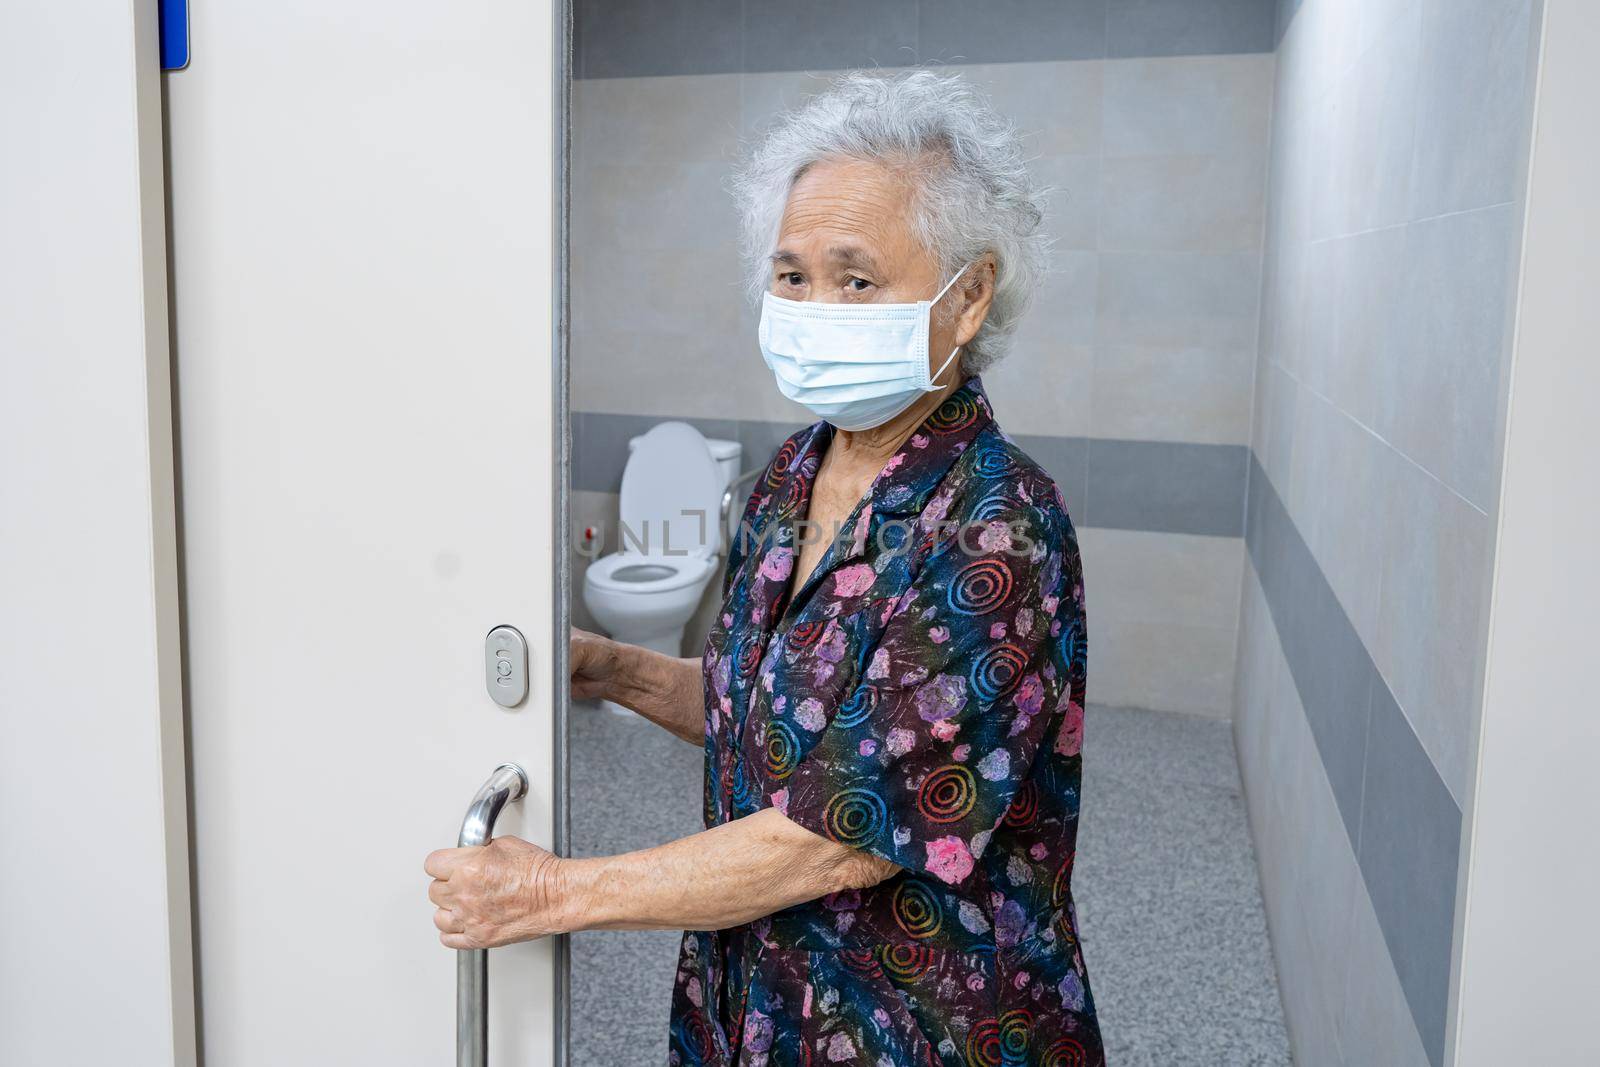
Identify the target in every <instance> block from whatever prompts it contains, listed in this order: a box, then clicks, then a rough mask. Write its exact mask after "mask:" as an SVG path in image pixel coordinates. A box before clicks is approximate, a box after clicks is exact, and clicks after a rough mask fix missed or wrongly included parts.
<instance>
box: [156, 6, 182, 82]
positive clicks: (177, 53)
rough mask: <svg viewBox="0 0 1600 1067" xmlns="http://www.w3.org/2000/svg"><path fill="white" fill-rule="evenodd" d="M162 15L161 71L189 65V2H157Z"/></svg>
mask: <svg viewBox="0 0 1600 1067" xmlns="http://www.w3.org/2000/svg"><path fill="white" fill-rule="evenodd" d="M156 9H157V10H158V11H159V12H160V14H161V69H162V70H182V69H183V68H184V67H187V66H188V65H189V0H156Z"/></svg>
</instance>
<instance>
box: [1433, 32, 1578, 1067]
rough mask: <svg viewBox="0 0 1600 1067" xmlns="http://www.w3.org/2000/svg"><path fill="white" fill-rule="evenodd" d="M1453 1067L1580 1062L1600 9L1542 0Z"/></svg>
mask: <svg viewBox="0 0 1600 1067" xmlns="http://www.w3.org/2000/svg"><path fill="white" fill-rule="evenodd" d="M1545 20H1546V21H1545V34H1544V56H1543V62H1542V66H1541V73H1540V85H1539V94H1538V99H1537V103H1536V105H1535V116H1534V123H1535V127H1534V141H1533V154H1532V160H1531V165H1530V172H1529V185H1528V212H1527V229H1526V235H1525V238H1524V246H1523V271H1522V285H1521V310H1520V312H1519V314H1518V316H1517V318H1518V331H1517V338H1516V343H1515V349H1514V355H1513V364H1512V382H1511V393H1510V407H1509V411H1508V414H1507V430H1506V447H1505V467H1504V473H1503V479H1504V480H1503V490H1502V497H1501V505H1500V515H1501V521H1500V533H1499V551H1498V555H1497V560H1496V567H1495V588H1494V594H1493V601H1492V610H1491V615H1490V638H1489V652H1488V660H1489V662H1488V673H1487V678H1486V683H1485V703H1484V709H1483V731H1482V736H1481V739H1480V748H1479V758H1478V764H1477V783H1476V784H1477V789H1476V794H1475V797H1474V799H1473V810H1472V836H1471V842H1470V852H1469V855H1468V857H1467V860H1466V864H1465V865H1466V883H1465V885H1466V903H1465V920H1464V927H1463V933H1462V937H1461V958H1460V986H1459V992H1458V998H1457V1009H1456V1010H1457V1016H1458V1018H1459V1029H1458V1031H1457V1039H1456V1052H1457V1059H1456V1062H1457V1063H1458V1064H1461V1065H1462V1067H1476V1065H1480V1064H1482V1065H1488V1064H1504V1063H1593V1062H1595V1061H1596V1059H1597V1057H1600V1033H1597V1032H1596V1030H1595V1026H1594V986H1595V970H1596V967H1597V965H1600V936H1597V935H1596V930H1595V924H1594V904H1593V900H1594V890H1595V886H1596V884H1600V834H1596V832H1595V828H1594V818H1595V815H1596V814H1597V813H1600V775H1597V774H1596V773H1595V767H1594V761H1595V754H1596V752H1597V751H1600V717H1597V716H1596V714H1595V683H1594V669H1593V665H1594V661H1595V638H1596V634H1597V630H1596V625H1595V605H1596V604H1597V603H1600V567H1597V566H1596V563H1595V557H1594V552H1595V546H1596V545H1597V544H1600V500H1597V495H1600V494H1597V493H1596V491H1595V484H1596V481H1595V463H1596V458H1597V456H1600V431H1597V429H1596V427H1597V423H1596V418H1595V409H1596V404H1597V401H1600V364H1597V362H1596V360H1595V355H1594V345H1595V338H1596V337H1597V336H1600V301H1596V300H1595V289H1596V286H1597V285H1600V257H1597V255H1596V251H1595V243H1594V240H1595V234H1596V233H1600V211H1597V210H1596V207H1595V201H1594V190H1595V189H1596V188H1597V187H1600V144H1597V142H1596V139H1595V136H1594V113H1593V101H1594V100H1595V99H1596V97H1597V96H1600V69H1597V68H1596V66H1595V62H1594V58H1595V56H1596V55H1600V8H1597V7H1596V6H1595V5H1594V4H1593V3H1592V0H1546V3H1545Z"/></svg>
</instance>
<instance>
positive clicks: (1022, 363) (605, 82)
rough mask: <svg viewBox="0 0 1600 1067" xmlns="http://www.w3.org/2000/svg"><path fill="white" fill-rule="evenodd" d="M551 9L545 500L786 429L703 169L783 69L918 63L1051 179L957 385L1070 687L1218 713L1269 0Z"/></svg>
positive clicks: (791, 422)
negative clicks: (1033, 471) (558, 17)
mask: <svg viewBox="0 0 1600 1067" xmlns="http://www.w3.org/2000/svg"><path fill="white" fill-rule="evenodd" d="M577 27H578V52H579V75H580V78H579V80H578V82H577V83H576V85H575V86H574V92H573V161H572V162H573V185H572V187H573V203H572V239H571V278H572V311H573V319H572V406H573V410H574V430H575V441H574V457H573V458H574V471H573V484H574V487H575V488H576V489H577V490H578V491H579V493H578V497H577V499H576V501H575V511H576V512H577V513H579V514H580V515H581V516H587V517H590V518H595V519H601V520H605V521H608V522H613V523H614V520H615V509H616V503H615V497H614V494H615V492H616V487H617V485H618V484H619V482H620V478H621V471H622V464H623V462H624V457H625V441H626V437H627V436H628V435H629V434H632V433H637V432H640V431H641V430H642V429H644V428H646V427H647V426H648V425H650V424H651V423H652V422H654V421H657V420H659V419H663V418H683V419H687V420H688V421H690V422H693V423H695V424H696V425H698V426H700V427H701V428H702V430H703V431H704V432H707V433H708V434H712V435H715V436H723V437H733V438H736V439H739V440H742V441H744V442H746V450H747V465H748V466H756V465H759V464H761V463H763V462H765V460H766V459H767V458H768V456H770V454H771V451H772V449H773V448H774V447H775V445H776V443H777V442H778V441H780V440H782V438H783V437H784V436H786V435H787V434H788V433H789V432H790V431H791V430H793V429H794V428H795V427H797V426H799V425H801V424H803V423H805V422H808V421H810V418H809V416H808V415H807V414H806V413H805V412H804V411H803V410H802V409H800V408H798V407H796V406H795V405H792V404H790V403H789V402H787V401H785V400H784V399H783V398H782V397H780V396H779V395H778V394H777V392H776V391H775V389H774V388H773V386H772V381H771V376H770V373H769V372H768V371H767V370H766V367H765V366H764V365H763V363H762V361H761V359H760V355H759V352H758V351H757V349H756V345H755V314H754V311H753V309H751V308H750V307H749V306H748V305H747V304H746V303H745V302H744V300H743V299H742V297H741V295H740V291H739V289H740V287H739V281H740V277H739V269H740V268H739V262H738V256H737V246H736V233H735V219H734V217H733V214H732V210H731V205H730V202H729V200H728V197H727V196H726V194H725V192H724V191H723V188H722V183H723V181H724V179H725V177H726V175H727V173H728V171H729V168H730V166H731V165H732V163H733V162H734V160H735V159H737V157H738V154H739V151H740V149H741V147H742V146H743V145H745V144H746V143H748V142H749V140H750V139H752V138H754V137H756V136H758V135H759V134H760V132H761V130H762V129H763V127H764V126H765V124H766V123H768V122H769V121H770V120H771V118H772V117H773V116H774V115H775V114H776V113H777V112H778V111H780V110H781V109H782V108H784V107H787V106H790V105H792V104H794V103H796V102H798V101H799V100H801V99H802V98H803V97H804V96H805V95H806V94H808V93H811V92H815V91H817V90H818V89H820V88H821V87H823V86H824V85H826V83H827V74H826V73H820V74H819V73H808V72H810V71H823V72H826V71H827V70H830V69H840V68H846V67H851V66H858V65H879V66H893V65H901V64H909V63H912V62H917V61H921V60H932V61H938V62H941V63H943V64H946V65H948V66H949V67H950V68H951V69H955V70H958V71H959V72H960V73H962V74H964V75H965V76H967V77H969V78H970V79H972V80H973V81H974V82H976V83H977V84H978V85H980V86H981V87H982V88H983V89H985V90H986V91H987V92H988V93H989V94H990V96H991V98H992V99H993V101H994V103H995V105H996V106H997V107H998V108H999V109H1000V110H1001V111H1002V112H1003V113H1004V114H1006V115H1007V116H1008V117H1010V118H1011V119H1012V120H1013V121H1014V122H1016V123H1017V124H1018V125H1019V126H1020V127H1021V128H1022V129H1023V130H1024V131H1025V133H1026V135H1027V139H1028V147H1029V150H1030V152H1031V154H1032V155H1033V157H1034V159H1033V166H1034V168H1035V171H1036V173H1037V175H1038V177H1039V178H1040V180H1042V181H1044V182H1046V183H1047V184H1049V185H1051V186H1053V187H1055V189H1056V191H1055V193H1054V194H1053V195H1052V198H1051V211H1052V217H1051V218H1050V220H1049V221H1048V223H1047V226H1048V227H1049V231H1050V233H1051V234H1052V235H1053V236H1054V237H1055V239H1056V254H1055V264H1054V266H1055V269H1054V271H1053V273H1052V274H1051V275H1050V276H1049V278H1048V279H1047V282H1046V284H1045V287H1044V289H1043V291H1042V293H1041V295H1040V299H1039V301H1038V302H1037V304H1036V305H1035V307H1034V309H1033V311H1032V312H1031V313H1030V317H1029V319H1027V320H1026V321H1025V322H1024V324H1023V326H1022V328H1021V329H1020V330H1019V332H1018V335H1017V343H1016V347H1015V350H1014V351H1013V352H1012V354H1011V355H1010V356H1009V357H1007V359H1006V361H1005V362H1003V363H1001V364H1000V365H999V366H997V367H995V368H993V369H991V370H990V371H989V372H988V373H987V374H986V375H985V385H986V387H987V388H988V390H989V393H990V395H991V397H992V398H993V400H994V402H995V406H996V410H997V413H998V415H999V419H1000V423H1001V425H1002V426H1003V427H1004V428H1005V429H1006V430H1007V431H1008V432H1009V433H1011V434H1012V435H1013V436H1015V437H1017V438H1018V439H1019V441H1020V443H1021V444H1022V445H1023V447H1024V448H1026V449H1027V450H1028V451H1029V452H1030V453H1031V454H1032V455H1034V456H1035V458H1037V459H1038V460H1039V461H1040V462H1041V463H1043V464H1044V465H1045V466H1046V467H1047V468H1048V469H1049V470H1050V471H1051V473H1052V474H1053V475H1055V477H1056V478H1057V480H1058V481H1059V482H1060V483H1061V486H1062V488H1063V491H1064V492H1065V494H1066V498H1067V504H1068V508H1069V511H1070V512H1071V514H1072V517H1073V520H1074V522H1075V523H1076V525H1077V526H1078V528H1079V533H1080V538H1081V543H1082V548H1083V553H1084V566H1085V573H1086V582H1087V586H1088V594H1087V595H1088V597H1089V605H1090V607H1089V610H1090V613H1091V618H1092V620H1093V621H1092V623H1091V626H1092V628H1093V630H1094V635H1093V637H1092V640H1093V642H1094V645H1095V648H1096V650H1097V651H1096V653H1095V655H1094V657H1093V662H1092V665H1091V671H1090V674H1091V680H1090V695H1091V698H1092V699H1094V700H1096V701H1099V702H1104V703H1113V704H1117V703H1126V704H1134V705H1140V706H1145V707H1155V708H1163V709H1172V710H1182V711H1193V712H1200V713H1204V714H1210V715H1216V716H1227V715H1229V714H1231V711H1232V707H1233V675H1234V669H1233V664H1234V659H1235V644H1236V636H1237V627H1238V612H1239V608H1238V605H1239V588H1240V581H1241V569H1242V567H1243V565H1244V554H1245V553H1244V542H1243V538H1242V534H1243V532H1244V525H1243V517H1244V500H1245V485H1246V478H1247V472H1248V444H1249V440H1250V421H1251V388H1252V385H1251V379H1252V374H1253V370H1254V365H1255V355H1256V352H1255V345H1256V332H1257V323H1258V318H1259V308H1258V300H1259V293H1260V263H1261V244H1262V237H1263V230H1264V224H1265V181H1266V172H1267V147H1268V133H1269V121H1270V106H1271V96H1272V80H1273V56H1272V54H1271V52H1270V49H1271V48H1272V44H1273V12H1272V10H1271V4H1270V3H1267V2H1263V0H1138V2H1133V0H1115V2H1108V0H1099V2H1097V3H1090V2H1079V0H1066V2H1062V0H1050V2H1044V0H1039V2H1029V0H1010V2H1006V3H1000V4H986V5H973V4H970V3H965V4H957V3H944V2H935V0H904V2H888V3H881V4H880V3H873V4H859V3H857V4H842V3H831V2H830V3H820V4H808V5H801V6H799V7H793V6H791V7H787V8H786V7H782V6H766V5H763V6H761V7H760V8H759V9H758V8H757V7H756V6H755V5H753V4H751V5H742V4H740V3H739V2H737V0H734V2H731V3H727V2H712V0H702V2H699V3H683V4H648V3H620V4H619V3H615V2H608V3H599V2H598V0H595V2H580V3H579V4H578V9H577ZM577 565H578V566H579V567H580V568H581V565H582V560H579V561H577ZM580 573H581V570H580ZM575 606H576V605H575ZM579 617H580V619H581V618H582V617H583V616H582V615H581V608H580V616H579ZM695 636H696V635H695V634H694V633H693V632H691V640H693V639H694V638H695Z"/></svg>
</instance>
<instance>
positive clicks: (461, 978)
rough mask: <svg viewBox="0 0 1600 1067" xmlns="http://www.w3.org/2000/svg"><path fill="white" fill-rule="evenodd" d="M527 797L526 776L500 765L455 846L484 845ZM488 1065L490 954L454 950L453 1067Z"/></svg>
mask: <svg viewBox="0 0 1600 1067" xmlns="http://www.w3.org/2000/svg"><path fill="white" fill-rule="evenodd" d="M527 795H528V775H527V773H526V772H525V771H523V769H522V768H521V767H518V766H517V765H516V764H515V763H502V764H500V766H498V767H496V768H495V769H494V773H493V774H491V775H489V780H488V781H486V782H484V783H483V785H481V786H479V787H478V792H477V794H476V795H474V796H473V798H472V804H471V805H470V806H469V807H468V808H467V816H466V818H464V819H462V820H461V836H460V838H458V839H457V840H456V845H457V846H458V847H460V848H470V847H472V846H474V845H487V844H488V843H489V840H490V838H492V837H493V836H494V823H495V820H496V819H498V818H499V817H500V811H501V809H503V808H504V807H505V806H506V805H507V804H508V803H510V802H511V801H513V800H521V799H522V798H523V797H525V796H527ZM488 1062H489V954H488V953H487V952H485V951H484V950H483V949H481V948H473V949H457V950H456V1067H486V1065H487V1064H488Z"/></svg>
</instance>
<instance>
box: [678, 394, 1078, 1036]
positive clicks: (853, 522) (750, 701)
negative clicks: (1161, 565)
mask: <svg viewBox="0 0 1600 1067" xmlns="http://www.w3.org/2000/svg"><path fill="white" fill-rule="evenodd" d="M832 436H833V430H832V427H830V426H829V425H828V424H827V423H825V422H822V423H817V424H816V425H814V426H811V427H810V428H808V429H805V430H802V431H800V432H799V433H797V434H795V435H794V436H793V437H791V438H789V440H788V441H786V442H784V444H783V447H782V448H780V449H779V450H778V453H777V455H776V456H775V457H774V458H773V459H772V461H771V463H770V464H769V465H768V467H767V468H766V470H765V472H764V474H763V476H762V478H761V479H760V480H759V481H758V482H757V483H756V486H755V490H754V492H753V493H752V494H751V496H750V500H749V503H748V505H747V506H746V509H745V515H744V523H743V526H742V528H741V531H740V535H739V536H738V537H737V538H736V543H735V544H734V545H733V546H732V548H731V549H730V552H729V558H728V565H727V571H726V575H725V578H724V587H723V591H724V599H723V605H722V610H721V612H720V613H719V615H718V618H717V620H716V623H715V625H714V626H713V628H712V631H711V634H710V637H709V639H708V641H707V644H706V650H705V656H704V662H703V666H704V671H705V699H706V743H705V753H706V774H705V822H706V825H707V826H708V827H711V826H717V825H720V824H722V823H725V822H728V821H729V820H732V819H737V818H741V817H743V816H745V815H749V814H751V813H753V812H756V811H759V810H761V809H762V808H766V807H774V808H777V809H778V810H780V811H783V812H785V813H786V814H787V815H788V817H789V818H790V819H792V820H793V821H794V822H796V823H798V824H799V825H801V826H804V827H805V828H807V829H809V830H811V831H813V832H815V833H817V834H820V835H822V836H824V837H826V838H829V839H831V840H833V841H837V842H840V843H842V844H845V845H849V846H851V847H852V848H858V849H862V850H863V851H866V852H868V853H871V854H873V855H875V856H879V857H882V858H884V859H887V860H889V861H891V862H893V863H895V864H896V865H898V866H899V867H900V868H902V870H901V871H900V872H899V873H897V874H895V875H893V876H892V877H890V878H889V879H888V880H886V881H884V882H881V883H879V884H878V885H876V886H873V887H871V888H869V889H866V890H860V891H850V892H843V893H835V894H832V895H830V896H826V897H823V898H820V899H818V900H813V901H810V902H808V903H805V904H800V905H797V906H795V907H792V908H788V909H786V910H783V911H780V912H778V913H776V914H774V915H771V916H768V917H766V918H762V919H758V920H756V921H754V922H751V923H748V924H745V925H743V926H737V927H733V928H731V929H727V930H721V931H690V932H687V933H685V934H684V938H683V943H682V947H681V949H680V956H679V964H678V971H677V977H676V982H675V985H674V991H673V1003H672V1025H671V1034H670V1044H669V1063H671V1064H675V1065H698V1064H716V1065H733V1064H751V1065H769V1064H770V1065H789V1064H831V1063H847V1064H858V1063H859V1064H875V1065H885V1067H888V1065H898V1064H912V1065H922V1064H929V1065H932V1064H963V1065H974V1067H976V1065H987V1064H994V1065H1000V1064H1047V1065H1050V1067H1079V1065H1092V1064H1098V1063H1101V1062H1103V1058H1104V1057H1103V1053H1102V1050H1101V1043H1100V1035H1099V1028H1098V1026H1097V1023H1096V1021H1095V1012H1094V1005H1093V1000H1092V998H1091V996H1090V992H1089V983H1088V977H1087V974H1086V972H1085V970H1084V965H1083V957H1082V953H1081V951H1080V946H1079V943H1078V935H1077V921H1076V917H1075V915H1074V912H1073V905H1072V894H1071V889H1070V880H1071V875H1072V861H1073V854H1074V848H1075V841H1076V836H1077V822H1078V792H1079V781H1080V768H1081V759H1080V756H1079V748H1080V744H1081V741H1082V737H1083V704H1084V684H1085V678H1086V662H1087V661H1086V652H1087V645H1086V633H1085V625H1084V606H1083V579H1082V571H1081V566H1080V562H1079V556H1078V544H1077V535H1076V533H1075V531H1074V529H1073V526H1072V523H1071V521H1070V520H1069V519H1068V517H1067V512H1066V508H1065V505H1064V502H1063V500H1062V497H1061V493H1060V491H1059V490H1058V489H1057V487H1056V485H1055V483H1054V482H1053V481H1052V480H1051V479H1050V477H1049V476H1048V475H1046V474H1045V473H1044V471H1043V470H1041V469H1040V467H1039V466H1038V465H1037V464H1036V463H1034V462H1033V460H1031V459H1029V458H1028V457H1027V456H1026V455H1025V454H1023V452H1022V451H1021V450H1020V449H1018V448H1017V446H1016V445H1015V444H1013V443H1012V442H1011V441H1010V440H1009V439H1007V438H1006V437H1005V436H1004V435H1003V434H1002V433H1001V432H1000V429H999V427H998V426H997V425H996V423H995V422H994V418H993V415H992V413H991V411H990V408H989V402H988V399H987V398H986V397H985V395H984V393H983V388H982V385H981V383H980V382H979V381H978V380H977V379H976V378H971V379H968V380H967V381H966V382H965V383H964V384H963V385H962V387H961V388H960V389H958V390H957V391H956V392H954V393H952V394H951V395H950V397H948V398H947V399H946V400H945V401H944V403H943V404H942V405H941V406H940V407H939V408H938V409H937V410H936V411H935V412H934V413H933V414H932V415H930V416H929V417H928V419H927V420H926V421H925V422H924V423H923V425H922V426H921V427H919V428H918V430H917V431H916V432H915V433H914V434H913V435H912V436H911V437H910V438H909V439H908V440H907V441H906V443H905V444H904V445H903V446H902V447H901V448H900V450H899V452H898V453H897V454H896V455H895V456H894V457H893V458H892V459H891V460H890V461H889V463H888V464H887V465H886V466H885V467H884V469H883V471H882V472H881V473H880V474H879V475H878V477H877V478H876V480H875V481H874V482H873V484H872V486H871V488H870V490H869V492H868V494H867V496H866V497H864V498H863V499H862V501H861V502H860V503H859V504H858V505H857V506H856V509H855V511H854V512H853V513H852V514H851V515H850V517H849V518H848V519H847V520H846V521H845V523H844V524H843V526H842V527H841V528H840V530H839V531H838V533H837V535H836V536H834V537H833V538H832V539H831V542H830V544H829V547H828V548H827V550H826V552H825V553H824V555H823V557H822V559H821V560H820V561H819V562H818V564H817V566H816V568H815V570H814V572H813V573H812V574H811V575H810V576H809V577H808V578H807V579H806V581H805V583H804V585H803V586H801V587H800V588H799V589H793V588H792V582H791V578H792V576H793V572H794V566H795V561H796V557H797V548H796V538H797V535H798V536H807V531H806V530H805V527H804V524H803V522H802V520H804V518H805V516H806V514H807V509H808V505H809V502H810V494H811V489H812V485H813V483H814V481H815V478H816V473H817V468H818V464H819V463H820V461H821V458H822V455H823V453H824V452H825V451H826V450H827V448H828V445H829V443H830V442H831V440H832ZM829 533H832V531H824V532H823V536H826V535H827V534H829ZM812 536H815V534H814V533H813V534H812Z"/></svg>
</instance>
